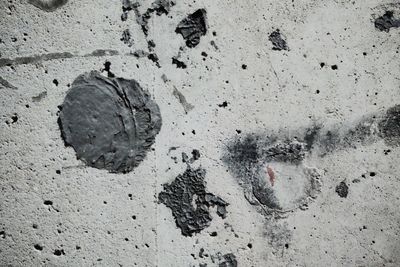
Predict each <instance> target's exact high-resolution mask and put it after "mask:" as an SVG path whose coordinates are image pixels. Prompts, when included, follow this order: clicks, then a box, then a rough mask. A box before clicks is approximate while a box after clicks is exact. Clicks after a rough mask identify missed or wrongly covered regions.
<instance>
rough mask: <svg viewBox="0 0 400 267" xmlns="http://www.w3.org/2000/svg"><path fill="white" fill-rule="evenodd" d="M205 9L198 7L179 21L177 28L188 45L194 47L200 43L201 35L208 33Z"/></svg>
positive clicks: (177, 31)
mask: <svg viewBox="0 0 400 267" xmlns="http://www.w3.org/2000/svg"><path fill="white" fill-rule="evenodd" d="M206 14H207V12H206V10H205V9H198V10H197V11H196V12H194V13H193V14H190V15H189V16H187V17H186V18H184V19H183V20H182V21H181V22H179V24H178V26H177V27H176V29H175V32H176V33H179V34H181V35H182V37H183V39H185V40H186V46H187V47H190V48H193V47H195V46H197V45H198V44H199V43H200V37H201V36H203V35H206V33H207V22H206V20H207V17H206Z"/></svg>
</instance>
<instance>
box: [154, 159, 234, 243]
mask: <svg viewBox="0 0 400 267" xmlns="http://www.w3.org/2000/svg"><path fill="white" fill-rule="evenodd" d="M205 175H206V171H205V170H204V169H202V168H199V169H192V168H191V167H190V166H188V167H187V169H186V171H185V172H184V173H183V174H180V175H178V176H177V177H176V178H175V180H174V181H173V182H172V183H170V184H165V185H164V189H163V191H162V192H161V193H160V194H159V195H158V199H159V201H160V202H161V203H163V204H164V205H166V206H167V207H168V208H170V209H171V211H172V215H173V216H174V218H175V223H176V225H177V226H178V227H179V228H180V229H181V232H182V235H184V236H192V235H193V234H195V233H200V232H201V231H202V230H203V229H205V228H207V227H208V226H209V225H210V223H211V221H212V217H211V214H210V207H214V206H216V207H217V214H218V216H220V217H221V218H225V217H226V206H228V205H229V204H228V203H227V202H225V201H224V200H223V199H221V198H220V197H217V196H214V195H213V194H211V193H207V191H206V184H205V181H204V178H205Z"/></svg>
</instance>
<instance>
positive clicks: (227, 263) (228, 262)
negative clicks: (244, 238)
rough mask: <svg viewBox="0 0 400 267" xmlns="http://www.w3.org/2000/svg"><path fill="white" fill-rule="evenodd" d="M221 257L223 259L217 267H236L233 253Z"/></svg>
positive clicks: (236, 263)
mask: <svg viewBox="0 0 400 267" xmlns="http://www.w3.org/2000/svg"><path fill="white" fill-rule="evenodd" d="M222 257H223V261H222V262H220V263H219V264H218V267H237V266H238V262H237V260H236V256H235V255H234V254H233V253H228V254H225V255H224V256H222Z"/></svg>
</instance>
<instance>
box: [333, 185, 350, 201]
mask: <svg viewBox="0 0 400 267" xmlns="http://www.w3.org/2000/svg"><path fill="white" fill-rule="evenodd" d="M335 192H336V193H337V194H338V195H339V196H340V197H342V198H346V197H347V195H348V194H349V187H348V185H347V184H346V182H345V181H342V182H340V184H339V185H337V186H336V189H335Z"/></svg>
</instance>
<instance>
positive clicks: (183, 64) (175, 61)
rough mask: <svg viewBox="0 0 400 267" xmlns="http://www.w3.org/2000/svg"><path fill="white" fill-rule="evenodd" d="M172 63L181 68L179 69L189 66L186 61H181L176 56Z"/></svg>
mask: <svg viewBox="0 0 400 267" xmlns="http://www.w3.org/2000/svg"><path fill="white" fill-rule="evenodd" d="M172 64H174V65H176V67H177V68H179V69H186V68H187V65H186V64H185V62H183V61H180V60H179V59H178V58H176V57H173V58H172Z"/></svg>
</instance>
